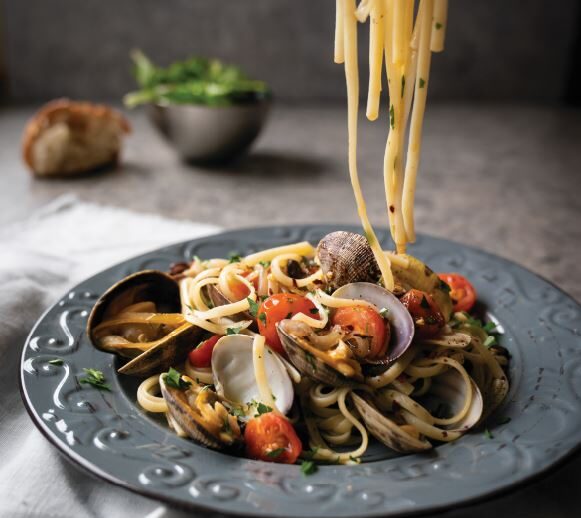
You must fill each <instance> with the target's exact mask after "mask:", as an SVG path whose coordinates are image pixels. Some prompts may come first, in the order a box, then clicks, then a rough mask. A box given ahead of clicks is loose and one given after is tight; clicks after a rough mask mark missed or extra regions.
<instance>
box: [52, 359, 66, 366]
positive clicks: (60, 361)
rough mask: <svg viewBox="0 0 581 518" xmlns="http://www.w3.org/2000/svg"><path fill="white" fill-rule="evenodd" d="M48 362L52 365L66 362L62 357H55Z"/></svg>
mask: <svg viewBox="0 0 581 518" xmlns="http://www.w3.org/2000/svg"><path fill="white" fill-rule="evenodd" d="M48 363H50V364H51V365H62V364H63V363H64V362H63V360H62V359H61V358H55V359H54V360H49V361H48Z"/></svg>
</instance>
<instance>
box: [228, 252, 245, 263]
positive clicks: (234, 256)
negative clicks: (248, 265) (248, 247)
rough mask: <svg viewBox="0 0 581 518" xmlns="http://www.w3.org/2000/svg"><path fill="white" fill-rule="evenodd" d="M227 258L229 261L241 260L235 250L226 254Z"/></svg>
mask: <svg viewBox="0 0 581 518" xmlns="http://www.w3.org/2000/svg"><path fill="white" fill-rule="evenodd" d="M228 259H229V262H230V263H239V262H240V261H242V257H241V256H240V254H239V253H237V252H230V254H229V255H228Z"/></svg>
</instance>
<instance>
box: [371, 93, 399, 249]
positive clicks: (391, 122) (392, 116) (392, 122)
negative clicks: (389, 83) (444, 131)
mask: <svg viewBox="0 0 581 518" xmlns="http://www.w3.org/2000/svg"><path fill="white" fill-rule="evenodd" d="M389 125H390V126H391V129H395V109H394V107H393V104H392V105H391V106H390V107H389ZM368 241H369V240H368Z"/></svg>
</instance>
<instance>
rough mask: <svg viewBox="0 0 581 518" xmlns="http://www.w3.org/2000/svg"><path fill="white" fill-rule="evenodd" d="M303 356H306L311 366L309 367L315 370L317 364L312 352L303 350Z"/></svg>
mask: <svg viewBox="0 0 581 518" xmlns="http://www.w3.org/2000/svg"><path fill="white" fill-rule="evenodd" d="M305 357H306V358H307V362H308V363H309V365H310V366H311V369H313V372H316V371H317V364H316V362H315V357H314V356H313V354H312V353H310V352H309V351H305Z"/></svg>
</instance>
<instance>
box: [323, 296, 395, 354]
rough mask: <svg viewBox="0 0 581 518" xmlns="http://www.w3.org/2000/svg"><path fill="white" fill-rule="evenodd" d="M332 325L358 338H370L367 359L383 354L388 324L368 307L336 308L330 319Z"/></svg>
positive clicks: (386, 343)
mask: <svg viewBox="0 0 581 518" xmlns="http://www.w3.org/2000/svg"><path fill="white" fill-rule="evenodd" d="M331 322H332V324H333V325H339V326H341V327H349V328H351V329H352V330H353V333H354V334H356V335H359V336H368V337H370V338H371V349H370V351H369V355H368V357H369V358H378V357H380V356H382V355H384V354H385V352H386V351H387V345H388V343H389V338H390V335H391V333H390V328H389V323H388V322H387V321H385V320H383V318H381V315H379V313H377V311H375V310H374V309H373V308H370V307H369V306H351V307H346V308H338V309H337V310H335V312H334V313H333V317H332V318H331Z"/></svg>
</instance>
